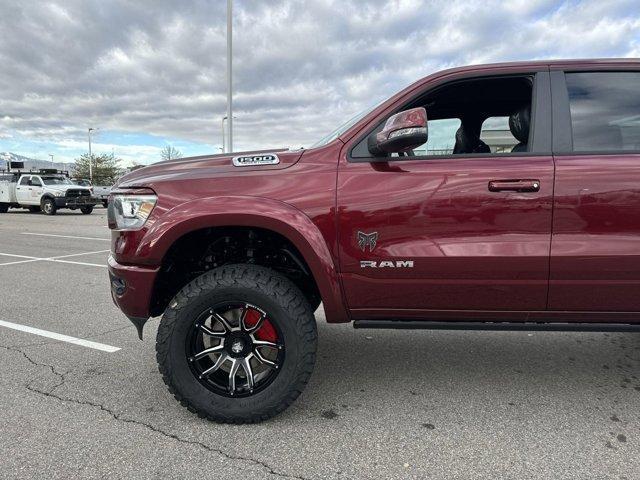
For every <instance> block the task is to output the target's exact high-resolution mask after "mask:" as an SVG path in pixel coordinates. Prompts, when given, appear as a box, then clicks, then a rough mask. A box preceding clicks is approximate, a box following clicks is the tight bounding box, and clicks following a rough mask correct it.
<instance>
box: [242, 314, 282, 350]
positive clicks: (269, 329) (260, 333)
mask: <svg viewBox="0 0 640 480" xmlns="http://www.w3.org/2000/svg"><path fill="white" fill-rule="evenodd" d="M259 319H260V312H258V311H257V310H253V309H250V310H249V311H247V314H246V317H245V324H246V325H247V327H253V326H254V325H255V324H256V323H258V320H259ZM254 335H255V337H256V338H257V339H258V340H263V341H265V342H274V343H276V342H277V340H278V334H277V333H276V329H275V328H273V325H271V322H270V321H269V319H268V318H265V319H264V321H263V322H262V326H261V327H260V328H259V329H258V330H257V331H256V332H255V333H254Z"/></svg>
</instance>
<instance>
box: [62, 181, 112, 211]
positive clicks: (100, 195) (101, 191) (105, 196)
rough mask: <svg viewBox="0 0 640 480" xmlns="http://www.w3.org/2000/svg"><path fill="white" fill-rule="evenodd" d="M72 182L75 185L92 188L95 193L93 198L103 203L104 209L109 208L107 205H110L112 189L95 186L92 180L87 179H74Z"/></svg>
mask: <svg viewBox="0 0 640 480" xmlns="http://www.w3.org/2000/svg"><path fill="white" fill-rule="evenodd" d="M71 181H72V182H73V183H74V184H75V185H80V186H82V187H87V188H90V189H91V191H92V192H93V196H94V197H96V198H97V199H99V200H100V201H101V202H102V205H103V206H104V208H107V205H108V204H109V194H110V193H111V187H107V186H102V185H94V184H93V182H92V181H91V180H88V179H86V178H72V179H71Z"/></svg>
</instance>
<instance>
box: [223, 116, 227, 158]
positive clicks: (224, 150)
mask: <svg viewBox="0 0 640 480" xmlns="http://www.w3.org/2000/svg"><path fill="white" fill-rule="evenodd" d="M226 119H227V116H226V115H225V116H224V117H222V153H227V150H226V149H225V144H224V121H225V120H226Z"/></svg>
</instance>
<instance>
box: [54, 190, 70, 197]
mask: <svg viewBox="0 0 640 480" xmlns="http://www.w3.org/2000/svg"><path fill="white" fill-rule="evenodd" d="M66 194H67V192H63V191H62V190H54V191H53V195H54V196H55V197H64V196H65V195H66Z"/></svg>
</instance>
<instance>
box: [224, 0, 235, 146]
mask: <svg viewBox="0 0 640 480" xmlns="http://www.w3.org/2000/svg"><path fill="white" fill-rule="evenodd" d="M232 4H233V0H227V117H226V118H227V120H228V123H227V127H228V128H229V135H228V138H229V148H228V151H229V152H233V106H232V101H233V98H232V97H233V89H232V83H231V78H232V77H231V64H232V62H231V53H232V48H231V43H232V38H233V34H232V29H231V24H232V16H231V7H232ZM222 122H223V124H224V119H223V120H222ZM223 128H224V127H223Z"/></svg>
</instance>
